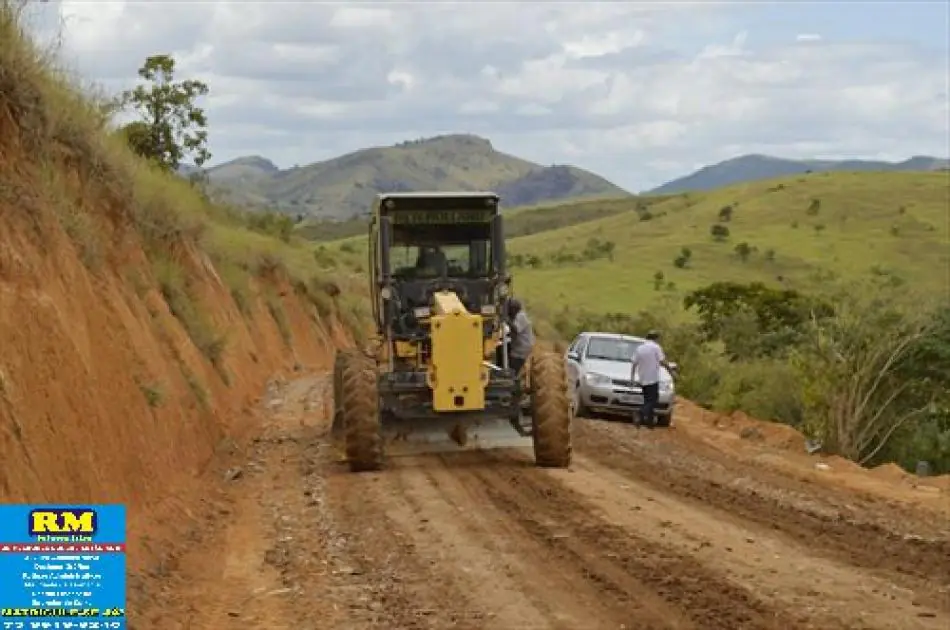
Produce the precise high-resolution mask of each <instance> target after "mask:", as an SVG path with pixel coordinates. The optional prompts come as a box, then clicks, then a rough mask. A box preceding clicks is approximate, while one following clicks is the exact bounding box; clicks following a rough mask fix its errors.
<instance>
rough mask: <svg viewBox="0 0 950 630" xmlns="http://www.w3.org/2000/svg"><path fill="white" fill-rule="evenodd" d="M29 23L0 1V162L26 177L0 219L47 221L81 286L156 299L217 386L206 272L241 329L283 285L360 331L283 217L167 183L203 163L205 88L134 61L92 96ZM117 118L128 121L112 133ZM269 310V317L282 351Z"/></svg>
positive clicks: (221, 343)
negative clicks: (118, 282)
mask: <svg viewBox="0 0 950 630" xmlns="http://www.w3.org/2000/svg"><path fill="white" fill-rule="evenodd" d="M29 10H30V5H29V3H26V2H11V1H10V0H0V112H2V113H0V155H3V156H6V157H8V158H9V159H10V160H12V161H16V162H20V163H21V164H22V165H23V168H21V169H12V168H7V167H4V168H3V169H2V170H0V184H2V185H0V191H2V194H3V197H4V198H3V199H2V202H3V203H4V205H6V206H8V207H11V208H19V209H21V210H22V211H23V212H30V208H31V207H34V208H36V209H44V210H45V209H48V210H51V211H52V212H53V213H54V215H55V217H56V218H57V219H58V221H59V222H60V224H61V225H62V228H63V230H64V231H65V233H66V234H67V235H68V237H69V238H70V240H71V241H72V243H73V245H74V247H75V248H76V251H77V253H78V254H79V256H80V259H81V260H82V262H83V264H84V265H85V266H86V267H87V268H88V269H89V271H90V272H91V273H93V274H105V273H115V274H116V275H117V276H118V277H120V278H124V279H125V280H126V281H127V282H128V283H129V286H130V287H131V289H132V290H133V291H134V292H135V294H136V295H138V296H139V297H144V296H145V294H146V293H147V292H148V291H150V290H155V291H157V293H158V294H159V295H161V296H162V298H164V300H165V302H166V303H167V305H168V307H169V310H170V312H171V313H172V315H173V316H174V317H175V318H177V319H178V320H179V321H180V322H181V324H182V327H183V328H184V330H185V331H186V332H187V333H188V335H189V336H190V337H191V339H192V341H193V342H194V344H195V346H196V347H197V348H198V349H199V350H200V351H201V352H202V353H203V354H204V356H205V357H206V358H207V360H208V361H209V362H210V363H211V364H212V365H213V366H214V367H215V368H216V369H217V370H218V372H219V374H220V376H221V379H222V380H223V381H224V382H225V383H228V382H229V375H228V374H227V372H226V370H225V369H224V367H223V365H224V363H223V357H224V356H225V355H226V353H227V352H228V341H229V340H228V334H227V330H224V329H222V328H221V324H216V323H215V321H214V320H213V318H212V317H210V314H209V313H207V312H206V308H207V307H206V305H205V304H204V302H203V301H202V299H201V298H202V296H200V295H198V293H197V290H196V287H195V286H193V282H192V280H193V275H194V265H195V264H196V261H198V262H197V264H201V263H200V261H201V259H202V258H204V259H205V260H210V261H211V262H213V263H214V267H215V271H216V272H217V274H218V275H219V276H220V277H221V279H222V281H223V282H224V283H226V285H227V287H228V289H229V291H230V294H231V297H232V298H233V299H234V301H235V303H236V305H237V307H238V309H239V311H240V312H241V313H242V315H244V316H245V317H249V316H250V313H251V312H252V309H251V305H252V303H253V302H254V300H256V299H258V298H259V297H261V296H260V288H261V287H262V286H264V285H265V284H267V281H268V280H272V279H274V278H275V277H277V276H281V277H282V278H283V279H284V280H286V281H287V282H290V283H292V284H293V286H295V287H298V286H299V287H302V288H303V289H302V291H298V294H302V297H305V298H306V299H308V300H309V301H311V302H312V303H313V304H314V307H315V309H316V311H317V312H319V313H320V314H324V315H326V314H329V313H330V312H333V313H335V314H338V315H339V316H340V318H341V319H342V320H343V321H345V322H347V323H349V324H350V325H352V326H353V327H354V329H361V328H362V322H363V319H364V318H365V315H364V313H365V309H364V306H363V305H362V304H361V303H359V302H358V301H356V300H353V299H351V298H347V299H344V297H343V296H342V293H343V290H342V289H341V287H342V288H346V287H347V286H349V284H348V283H350V282H352V281H353V278H354V277H355V272H353V271H351V270H348V269H346V268H343V267H336V268H334V269H333V270H329V269H321V268H320V266H319V265H318V264H316V262H315V260H314V257H313V246H312V245H310V244H309V243H307V242H306V241H304V240H302V239H300V238H298V237H296V236H294V235H293V234H292V228H293V224H292V223H291V224H290V225H288V219H287V218H286V217H283V216H281V215H275V214H272V213H256V214H254V213H249V212H247V211H243V210H240V209H236V208H231V207H226V206H222V205H218V204H215V203H212V202H211V201H210V199H209V198H208V195H207V194H205V190H204V182H202V181H200V180H191V181H189V180H188V179H185V178H182V177H180V176H178V175H177V174H176V169H177V168H178V166H179V165H180V164H181V163H182V162H184V161H190V162H192V163H198V164H200V163H203V162H204V161H206V160H207V159H209V158H210V157H211V154H210V152H209V151H208V149H207V140H208V133H209V122H208V121H207V119H206V116H205V113H204V111H203V110H202V109H201V107H200V99H201V97H202V96H204V95H206V94H208V93H209V91H210V90H211V88H210V87H209V86H207V85H205V84H203V83H201V82H198V81H194V80H190V79H184V80H182V79H179V78H178V77H177V76H176V74H175V62H174V59H173V58H172V57H171V56H168V55H154V56H150V57H148V58H147V59H146V60H144V62H143V64H142V67H141V69H140V70H139V84H138V86H136V87H135V88H134V89H132V90H130V91H128V92H125V93H123V94H120V95H104V96H103V95H93V94H90V90H89V89H88V88H85V87H84V86H81V85H79V83H78V82H77V81H76V80H75V79H74V78H73V77H72V76H71V75H69V74H68V73H67V72H65V71H64V70H63V69H62V68H61V66H60V65H59V63H58V61H57V55H56V54H55V53H56V51H47V50H42V49H41V48H40V47H39V46H38V44H37V42H36V41H34V40H33V39H31V37H30V35H29V33H27V31H26V30H25V27H24V23H25V19H26V16H27V15H28V13H29ZM120 112H123V113H126V114H127V115H129V117H131V121H130V122H128V123H126V124H124V125H122V126H119V125H117V124H116V122H115V121H116V120H117V119H118V118H117V115H118V114H119V113H120ZM11 163H13V162H7V164H8V165H9V164H11ZM33 165H35V168H34V166H33ZM129 239H131V240H129ZM129 242H138V243H139V244H140V245H141V246H142V249H143V251H144V253H145V255H146V257H147V263H148V264H147V265H146V266H145V267H144V268H143V267H142V266H141V265H140V264H138V263H136V262H133V261H132V260H129V259H128V257H126V256H118V255H116V254H115V252H116V250H117V247H118V246H119V245H123V244H125V243H129ZM192 254H196V255H197V256H195V255H192ZM270 284H273V283H272V282H271V283H270ZM264 299H265V301H266V298H264ZM267 306H269V307H270V306H271V302H270V301H267ZM277 306H279V305H274V306H273V308H270V310H271V313H272V315H273V317H274V318H275V321H277V323H278V326H279V328H280V330H281V333H282V334H284V335H285V338H287V336H286V334H285V333H284V330H285V328H286V321H285V318H284V317H282V313H281V311H280V310H279V309H278V308H277ZM153 315H156V314H155V313H154V312H153ZM155 325H156V326H159V322H158V320H157V319H156V322H155ZM159 332H160V333H161V334H163V335H164V334H165V333H164V332H162V331H159ZM184 369H185V368H184V366H183V370H184ZM186 376H187V375H186ZM188 380H189V383H191V382H192V381H194V380H195V377H194V376H193V375H192V376H191V377H189V379H188ZM142 390H143V395H145V396H146V397H147V399H148V400H149V401H150V404H152V405H154V406H158V405H159V404H160V402H161V399H162V392H161V388H160V387H159V386H157V385H155V384H151V383H146V384H143V385H142ZM193 391H194V392H196V396H197V395H198V393H197V392H201V391H204V387H203V386H202V385H201V384H200V383H197V382H195V383H194V386H193Z"/></svg>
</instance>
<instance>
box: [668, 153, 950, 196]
mask: <svg viewBox="0 0 950 630" xmlns="http://www.w3.org/2000/svg"><path fill="white" fill-rule="evenodd" d="M947 167H950V160H946V159H941V158H934V157H928V156H916V157H912V158H910V159H908V160H904V161H903V162H883V161H878V160H787V159H784V158H777V157H772V156H768V155H743V156H740V157H737V158H733V159H731V160H726V161H724V162H720V163H718V164H712V165H710V166H705V167H703V168H701V169H699V170H698V171H696V172H695V173H691V174H690V175H686V176H685V177H680V178H678V179H675V180H673V181H671V182H667V183H666V184H663V185H662V186H659V187H658V188H655V189H654V190H652V191H650V192H651V193H655V194H670V193H681V192H689V191H701V190H713V189H716V188H722V187H723V186H731V185H733V184H739V183H742V182H753V181H759V180H764V179H773V178H776V177H787V176H789V175H799V174H805V173H808V172H812V173H824V172H829V171H850V172H858V171H860V172H864V171H876V172H886V171H936V170H940V169H946V168H947Z"/></svg>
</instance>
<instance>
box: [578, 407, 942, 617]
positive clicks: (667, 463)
mask: <svg viewBox="0 0 950 630" xmlns="http://www.w3.org/2000/svg"><path fill="white" fill-rule="evenodd" d="M596 422H597V421H589V420H581V421H579V422H578V423H577V425H576V427H575V447H576V448H577V449H578V451H579V452H580V453H582V454H583V455H584V456H587V457H590V458H592V460H594V461H596V462H599V463H600V464H602V465H604V466H606V467H608V468H610V469H613V470H616V471H618V472H620V473H621V474H623V475H625V476H626V477H628V478H630V479H632V480H639V481H642V482H643V483H645V484H648V485H649V486H651V487H653V488H655V489H656V490H657V492H659V493H663V494H671V495H673V496H678V497H682V498H684V499H687V500H690V501H693V502H696V503H697V504H699V507H700V508H701V507H703V506H712V507H714V508H715V509H716V510H717V513H718V514H719V515H720V518H725V519H730V518H731V519H733V520H734V521H737V522H748V523H755V524H757V525H759V526H760V527H762V528H764V529H766V530H776V531H778V532H781V533H782V534H783V535H785V536H787V537H789V538H790V539H792V540H794V541H798V542H799V543H800V544H802V545H803V547H805V548H807V549H809V550H812V551H813V552H820V553H821V554H822V555H825V556H828V557H830V558H834V559H836V560H839V561H841V562H844V563H847V564H850V565H852V566H856V567H859V568H861V569H864V570H866V571H868V572H871V573H872V574H877V575H881V576H882V577H885V578H887V579H889V580H891V581H895V582H897V583H898V584H900V585H901V586H905V587H908V588H911V589H912V590H914V591H916V592H917V593H918V597H919V601H920V603H924V604H926V605H929V606H933V607H936V608H939V609H940V610H943V611H950V561H948V558H950V540H948V539H947V538H944V537H940V536H939V531H940V530H939V526H940V524H939V523H937V522H936V520H937V519H935V518H933V517H931V518H930V520H929V521H928V520H927V519H926V517H925V516H921V515H916V516H914V515H913V514H912V513H911V512H910V511H909V510H903V511H902V513H900V514H889V513H888V512H890V510H889V508H887V507H886V506H883V505H881V504H879V503H878V504H870V502H866V503H864V505H862V506H861V508H856V507H854V504H855V503H856V502H857V501H858V499H857V497H855V496H854V494H853V493H841V494H835V493H834V491H833V490H831V489H826V488H818V487H817V486H812V485H807V486H806V485H804V484H802V483H801V482H797V481H795V480H792V479H788V478H786V477H784V476H781V475H777V474H775V473H772V472H770V471H767V470H762V469H758V468H756V467H754V466H750V465H747V464H743V463H742V462H736V461H728V459H727V458H726V457H724V456H722V455H718V456H717V454H715V453H714V452H713V451H712V450H711V449H707V448H703V447H702V446H701V445H693V444H686V443H685V440H682V439H681V438H677V437H676V436H675V435H674V434H669V435H667V434H666V432H650V433H645V432H644V433H639V432H638V431H637V429H635V428H634V427H630V426H603V425H598V424H596ZM624 430H626V431H624ZM901 517H903V521H904V522H903V523H900V521H899V519H900V518H901ZM885 520H886V521H889V522H892V523H895V524H897V523H900V526H902V528H903V529H905V530H906V529H907V527H908V525H911V526H913V527H915V528H917V529H918V531H927V532H928V533H930V534H931V536H933V537H931V538H924V537H922V536H919V535H912V534H904V533H898V532H895V531H893V529H892V528H891V527H888V525H887V524H885V523H883V522H882V521H885Z"/></svg>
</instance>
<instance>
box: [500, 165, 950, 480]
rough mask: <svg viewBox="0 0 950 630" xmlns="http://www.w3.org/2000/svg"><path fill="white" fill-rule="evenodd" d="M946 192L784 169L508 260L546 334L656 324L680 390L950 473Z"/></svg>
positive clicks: (939, 178)
mask: <svg viewBox="0 0 950 630" xmlns="http://www.w3.org/2000/svg"><path fill="white" fill-rule="evenodd" d="M948 195H950V192H948V187H947V177H946V174H945V173H861V174H856V173H855V174H852V173H834V174H820V175H809V176H802V177H797V178H791V179H788V178H787V179H784V180H781V181H772V182H764V183H755V184H747V185H742V186H734V187H731V188H728V189H723V190H719V191H712V192H710V193H702V194H690V195H682V196H677V197H679V199H678V200H675V198H668V199H667V200H665V201H664V202H662V203H660V204H656V205H655V206H654V207H653V209H654V210H657V211H659V212H665V215H664V216H661V217H659V218H655V219H652V220H650V221H646V222H644V221H633V220H632V217H631V216H629V215H623V214H621V215H618V216H614V217H610V218H607V219H604V220H599V221H594V222H590V223H584V224H579V225H576V226H572V227H569V228H562V229H557V230H553V231H547V232H542V233H540V234H534V235H531V236H528V237H524V238H518V239H514V240H513V241H512V243H511V246H510V250H511V254H510V260H512V259H513V260H514V261H515V262H516V263H517V264H516V267H518V266H520V267H521V268H520V269H519V268H516V269H514V272H515V278H516V280H515V283H516V292H518V293H520V294H521V295H524V296H526V297H527V301H528V303H529V305H530V308H531V309H532V311H533V313H534V315H535V319H536V321H537V322H538V327H539V329H540V331H541V333H542V334H543V335H545V336H547V337H549V338H552V339H556V340H563V341H566V340H569V339H571V338H572V337H573V336H574V335H575V334H576V333H577V332H579V331H580V330H592V329H596V330H607V331H624V332H633V333H640V334H642V333H644V332H645V331H646V330H647V329H649V328H659V329H661V330H663V331H664V332H665V342H664V343H665V345H666V347H667V349H668V353H669V354H670V355H671V356H672V357H673V358H674V359H675V360H677V361H678V362H680V364H681V366H682V373H681V377H680V380H679V388H678V391H679V393H680V394H681V395H682V396H684V397H686V398H689V399H691V400H693V401H695V402H697V403H699V404H701V405H703V406H705V407H708V408H710V409H714V410H717V411H722V412H731V411H735V410H741V411H743V412H745V413H747V414H749V415H751V416H754V417H758V418H761V419H765V420H774V421H777V422H782V423H786V424H789V425H791V426H794V427H795V428H797V429H799V430H800V431H802V432H803V433H804V434H805V435H806V436H807V437H809V438H811V439H813V440H815V441H816V442H819V443H821V445H822V448H823V449H824V451H825V452H828V453H834V454H839V455H842V456H845V457H848V458H850V459H852V460H854V461H856V462H859V463H861V464H864V465H875V464H879V463H883V462H888V461H894V462H897V463H899V464H900V465H901V466H903V467H904V468H906V469H907V470H910V471H914V470H916V468H917V465H918V462H927V463H928V464H929V468H930V470H931V471H933V472H936V473H947V472H950V277H948V272H947V269H948V268H950V266H948V265H950V260H948V255H950V245H948V234H947V229H948V226H947V224H946V208H947V207H948V205H950V199H948ZM725 200H732V201H731V202H728V203H726V202H725ZM627 203H629V202H627ZM743 214H744V216H743ZM819 226H820V229H819ZM611 243H613V246H611V245H610V244H611ZM522 262H523V263H524V264H523V265H522V264H521V263H522Z"/></svg>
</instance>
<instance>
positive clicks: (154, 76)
mask: <svg viewBox="0 0 950 630" xmlns="http://www.w3.org/2000/svg"><path fill="white" fill-rule="evenodd" d="M138 74H139V77H141V78H142V79H144V80H145V81H148V82H150V83H151V85H147V84H142V85H138V86H136V87H135V89H133V90H126V91H125V92H123V93H122V96H121V97H119V100H118V103H117V108H119V109H127V108H131V109H133V110H134V111H135V112H136V113H137V114H138V116H139V120H136V121H133V122H131V123H129V124H127V125H125V126H124V127H123V128H122V129H121V130H120V131H121V133H122V134H123V135H124V137H125V139H126V141H127V142H128V144H129V147H130V148H131V149H132V150H133V151H134V152H135V153H137V154H138V155H141V156H142V157H144V158H146V159H148V160H151V161H153V162H155V163H156V164H158V165H159V166H161V167H162V168H163V169H165V170H169V171H174V170H176V169H177V168H178V167H179V166H180V165H181V160H182V159H183V158H185V157H186V156H192V161H193V162H194V163H195V165H196V166H201V165H202V164H204V163H205V162H207V161H208V160H209V159H210V158H211V153H210V152H209V151H208V149H207V147H206V145H207V141H208V132H207V131H206V130H205V127H207V125H208V121H207V118H206V117H205V113H204V110H203V109H201V108H200V107H198V106H196V105H195V101H196V100H197V99H198V97H200V96H204V95H206V94H207V93H208V86H207V85H205V84H204V83H202V82H201V81H196V80H193V79H189V80H186V81H179V82H176V81H175V80H174V79H175V60H174V59H173V58H172V57H171V55H153V56H150V57H148V58H146V59H145V63H144V64H143V65H142V67H141V68H139V72H138Z"/></svg>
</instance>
